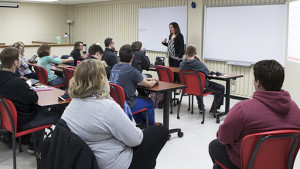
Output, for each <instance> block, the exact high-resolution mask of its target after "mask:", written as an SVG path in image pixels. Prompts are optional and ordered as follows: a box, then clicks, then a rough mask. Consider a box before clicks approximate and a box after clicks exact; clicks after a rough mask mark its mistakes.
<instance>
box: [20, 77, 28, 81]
mask: <svg viewBox="0 0 300 169" xmlns="http://www.w3.org/2000/svg"><path fill="white" fill-rule="evenodd" d="M20 78H22V79H24V80H25V81H27V80H28V78H27V77H24V76H22V77H20Z"/></svg>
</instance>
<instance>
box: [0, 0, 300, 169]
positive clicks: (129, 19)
mask: <svg viewBox="0 0 300 169" xmlns="http://www.w3.org/2000/svg"><path fill="white" fill-rule="evenodd" d="M298 1H299V0H87V1H85V0H73V1H72V0H58V1H54V2H51V1H48V2H46V1H44V2H42V0H41V1H38V0H32V1H30V0H19V1H14V0H6V1H5V2H4V1H3V2H2V1H0V20H1V23H0V52H1V51H3V50H4V49H5V48H7V47H9V46H11V45H13V44H14V43H15V42H17V41H22V42H23V43H24V44H25V45H24V49H25V52H26V54H27V56H26V59H30V58H32V56H34V55H37V50H38V49H39V48H40V46H41V44H43V43H47V44H49V45H50V46H51V54H52V55H55V56H58V57H59V58H60V57H61V56H62V55H69V54H70V52H71V51H72V50H73V49H74V43H75V42H77V41H81V42H83V43H82V44H83V45H84V46H83V48H84V49H83V51H84V52H83V51H81V55H82V57H86V55H87V53H88V49H89V47H90V46H92V45H93V44H95V43H97V44H99V45H100V46H101V47H102V48H103V50H104V49H105V44H104V40H105V39H106V38H112V39H113V42H114V47H115V50H116V51H118V52H119V53H117V55H120V49H121V47H122V46H123V45H125V44H130V45H131V44H132V42H135V41H138V40H141V39H142V38H141V36H142V35H143V33H144V32H146V31H147V28H145V29H143V28H140V26H141V25H140V24H141V23H142V21H143V23H144V24H146V25H148V27H149V29H151V28H154V27H155V26H158V25H159V26H161V25H162V26H165V27H164V28H161V29H165V30H156V31H157V32H151V33H152V34H153V37H154V36H160V35H159V34H160V33H161V32H166V33H165V35H163V37H161V38H160V37H159V38H160V39H159V43H160V44H159V45H160V46H159V47H162V48H164V46H163V45H162V44H161V41H162V40H163V39H165V38H167V37H168V36H169V24H170V22H168V21H167V22H166V23H162V24H161V23H159V21H163V20H164V18H165V17H164V16H161V18H159V16H158V17H157V16H156V15H155V16H154V14H153V15H151V14H150V15H146V16H147V17H149V19H146V20H145V19H144V18H141V14H142V12H143V11H142V10H143V9H144V11H146V9H149V11H150V12H151V11H152V12H153V11H154V10H162V11H165V12H166V11H168V12H169V11H170V10H171V9H173V8H176V7H178V8H179V7H184V8H185V15H186V20H185V21H184V22H183V23H184V24H180V23H181V22H180V21H177V22H178V23H179V26H180V28H181V30H182V33H183V36H184V44H185V45H186V46H188V45H194V46H195V47H196V48H197V55H198V56H199V57H200V59H201V60H203V62H204V64H205V65H206V66H207V68H208V69H209V70H210V71H214V72H221V73H224V74H232V75H241V76H237V77H236V78H231V79H229V80H227V81H226V80H219V79H216V78H211V79H210V80H211V81H213V82H215V83H218V84H221V85H223V86H224V87H225V88H226V94H228V98H225V95H224V105H222V106H221V108H220V111H221V112H223V111H225V112H226V111H227V112H228V110H229V109H230V108H232V107H233V106H235V105H236V104H237V103H239V102H241V101H244V100H246V99H250V98H252V95H253V93H254V92H255V91H256V88H255V86H254V85H253V83H254V81H255V79H254V76H253V74H254V71H253V69H254V63H256V62H257V61H259V60H255V61H253V60H251V59H248V60H247V61H246V62H247V63H246V64H240V63H241V62H235V61H233V62H230V61H231V60H230V59H229V58H228V57H227V58H228V59H225V60H224V59H223V60H222V59H214V58H213V57H212V58H213V59H211V58H208V57H207V56H206V54H207V52H209V50H208V49H209V48H206V47H207V46H205V45H207V44H208V43H207V42H208V40H210V39H208V38H209V37H208V35H209V34H208V33H209V31H210V30H214V29H212V28H213V27H214V26H212V27H208V26H209V25H208V20H207V19H210V18H208V16H206V15H207V14H208V13H207V12H210V11H209V10H210V9H218V8H225V7H228V8H229V7H232V8H236V9H238V8H239V7H246V8H247V7H251V6H253V7H261V6H266V8H268V6H269V7H270V8H271V7H272V6H276V5H282V6H283V8H284V15H285V16H284V17H283V20H284V21H285V23H284V24H282V25H280V26H281V27H282V28H283V29H284V30H285V32H283V36H282V38H283V42H281V43H282V45H281V47H282V50H283V52H282V57H281V59H282V62H281V61H279V63H281V64H282V66H283V68H284V82H283V85H282V89H283V90H285V91H288V92H289V94H290V96H291V99H292V100H293V101H294V102H295V104H296V105H300V90H299V89H298V87H299V85H298V84H299V83H300V78H299V77H298V75H297V73H298V72H300V66H299V64H300V60H299V56H293V57H291V56H290V53H289V51H291V50H289V49H291V48H293V51H292V52H293V55H295V54H300V51H299V49H297V46H292V45H291V44H292V42H291V43H290V44H289V43H288V42H290V39H292V38H291V37H290V36H291V35H290V34H291V33H290V32H292V31H293V30H291V26H290V25H289V23H288V21H289V19H290V18H289V16H292V14H291V13H290V12H291V11H292V10H291V7H292V4H293V3H296V2H298ZM7 5H11V6H13V5H17V7H7ZM298 7H299V11H300V6H298ZM270 8H268V10H269V9H270ZM239 9H242V8H239ZM211 11H212V10H211ZM220 11H221V10H220ZM146 12H147V11H146ZM212 12H213V11H212ZM262 13H263V11H262ZM170 15H172V13H170ZM174 15H175V14H174ZM185 15H184V17H185ZM253 15H255V14H253ZM226 16H227V15H226ZM224 17H225V14H224ZM249 17H250V18H251V17H252V15H251V14H250V15H249ZM156 20H157V22H156ZM183 20H184V19H183ZM219 20H225V19H222V18H219ZM219 20H218V21H219ZM226 21H227V20H226ZM228 22H229V21H228ZM233 22H234V21H233ZM158 23H159V24H158ZM268 23H269V22H268ZM299 25H300V24H299ZM249 27H250V26H249ZM254 27H255V25H254ZM257 27H259V25H257ZM249 29H252V28H249ZM216 30H219V31H220V32H221V34H224V35H229V34H230V33H233V34H234V33H235V31H231V30H229V29H226V28H225V26H224V27H221V26H220V27H218V28H216ZM274 30H275V28H274V29H273V28H270V30H269V31H268V30H267V29H266V31H267V32H272V31H273V32H274ZM239 32H241V33H243V29H240V31H239ZM289 33H290V34H289ZM293 33H294V32H293ZM212 34H214V32H213V33H212ZM206 35H207V36H206ZM230 35H231V34H230ZM297 35H298V36H297V37H298V38H300V37H299V33H298V34H297ZM148 36H151V35H148ZM294 37H296V36H294ZM262 40H264V39H262ZM293 40H295V39H293ZM141 41H142V40H141ZM258 41H259V40H258ZM142 42H143V41H142ZM294 42H300V40H298V41H297V40H295V41H294ZM243 43H246V45H245V46H249V45H248V44H247V42H243ZM241 44H242V43H241ZM143 45H144V46H143V47H145V50H146V54H147V56H148V57H149V60H150V63H152V64H154V63H155V61H156V58H157V57H164V58H165V61H164V62H165V65H166V66H169V62H168V60H169V59H168V58H167V57H166V53H167V47H165V51H162V50H156V49H152V47H151V46H149V47H148V44H147V42H143ZM186 46H185V47H186ZM228 46H230V45H228V44H227V45H226V44H224V46H223V48H224V49H225V50H226V48H228ZM241 46H242V45H241ZM213 47H214V46H213ZM213 47H212V49H213ZM154 48H155V47H154ZM221 48H222V46H221ZM237 48H240V47H239V46H238V47H237ZM270 49H272V46H271V48H270ZM275 49H278V47H277V46H275V47H274V50H275ZM262 50H263V49H262ZM212 51H213V50H212ZM292 52H291V53H292ZM219 53H222V52H219ZM294 57H295V58H294ZM296 57H297V58H296ZM183 58H186V56H183ZM225 58H226V56H225ZM257 58H260V57H259V56H257ZM261 58H264V57H261ZM266 59H269V58H266ZM248 63H249V64H248ZM174 72H175V71H174ZM143 74H149V75H151V76H152V77H154V78H159V76H158V75H157V72H156V71H155V70H154V71H153V70H152V71H151V70H144V71H143ZM108 80H110V79H108ZM182 89H183V88H182ZM227 89H229V90H227ZM150 91H151V90H150ZM174 94H175V93H174ZM171 95H172V93H171ZM0 97H1V92H0ZM176 97H177V98H179V99H180V95H178V96H176ZM227 99H228V105H227ZM213 100H214V95H208V96H206V97H204V98H203V102H204V105H206V107H205V108H206V113H204V115H205V116H206V117H205V122H204V124H201V122H202V119H203V117H204V115H203V114H200V113H199V112H198V107H197V100H196V99H193V105H194V106H193V107H194V111H195V112H194V114H191V111H188V108H189V103H190V102H189V99H188V98H187V97H183V99H182V102H181V107H180V119H178V118H177V109H178V105H174V106H171V107H172V109H173V110H172V111H173V113H172V114H168V117H167V118H168V120H167V127H168V128H169V127H170V128H181V131H182V132H183V133H184V134H183V137H178V136H179V135H180V134H179V133H180V132H178V134H176V133H172V134H171V136H170V138H169V140H168V141H167V143H166V144H165V146H164V147H163V149H162V150H161V152H160V154H159V155H158V157H157V160H156V166H155V168H156V169H196V168H197V169H198V168H213V163H212V160H211V157H210V154H209V150H208V149H209V144H210V142H211V141H212V140H214V139H217V136H216V134H217V131H218V129H219V126H220V125H221V124H223V122H224V120H225V118H226V116H222V117H220V118H219V123H216V118H214V115H213V114H212V113H209V106H210V105H211V103H212V102H213ZM229 102H230V103H229ZM168 104H173V102H171V103H168ZM225 104H226V106H225ZM166 107H168V106H166ZM227 109H228V110H227ZM167 111H169V109H167ZM164 112H165V110H164V109H159V108H155V120H156V121H157V122H161V123H163V124H165V122H166V115H165V113H164ZM0 120H1V118H0ZM299 124H300V123H299ZM0 126H1V123H0ZM16 150H17V151H16V159H17V160H16V164H17V168H26V169H27V168H37V162H36V157H35V156H33V155H30V154H29V153H27V152H26V146H25V145H23V152H19V151H18V146H17V147H16ZM293 165H294V168H300V157H298V156H297V157H296V158H295V161H294V164H293ZM0 168H4V169H6V168H13V155H12V150H11V149H9V148H7V147H6V146H5V145H4V144H2V142H0Z"/></svg>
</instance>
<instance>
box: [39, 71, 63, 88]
mask: <svg viewBox="0 0 300 169" xmlns="http://www.w3.org/2000/svg"><path fill="white" fill-rule="evenodd" d="M33 68H34V71H35V72H36V74H37V76H38V79H39V81H40V83H42V84H45V85H48V73H47V70H46V69H45V68H43V67H42V66H38V65H33ZM65 86H66V85H57V86H53V87H55V88H60V87H65Z"/></svg>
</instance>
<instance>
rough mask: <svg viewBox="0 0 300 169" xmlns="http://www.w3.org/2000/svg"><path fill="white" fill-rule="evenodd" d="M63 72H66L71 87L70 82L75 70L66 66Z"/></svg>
mask: <svg viewBox="0 0 300 169" xmlns="http://www.w3.org/2000/svg"><path fill="white" fill-rule="evenodd" d="M63 72H64V74H65V76H66V78H67V86H68V87H69V82H70V80H71V79H72V77H73V74H74V72H75V70H74V69H71V68H67V67H64V68H63Z"/></svg>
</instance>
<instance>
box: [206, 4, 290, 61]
mask: <svg viewBox="0 0 300 169" xmlns="http://www.w3.org/2000/svg"><path fill="white" fill-rule="evenodd" d="M286 13H287V8H286V4H276V5H256V6H229V7H207V8H206V10H205V21H204V22H205V23H204V43H203V57H204V59H208V60H219V61H231V62H232V61H233V62H237V63H238V62H242V63H245V62H247V63H256V62H257V61H259V60H263V59H275V60H277V61H278V62H279V63H281V64H282V65H283V66H284V62H285V54H286Z"/></svg>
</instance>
